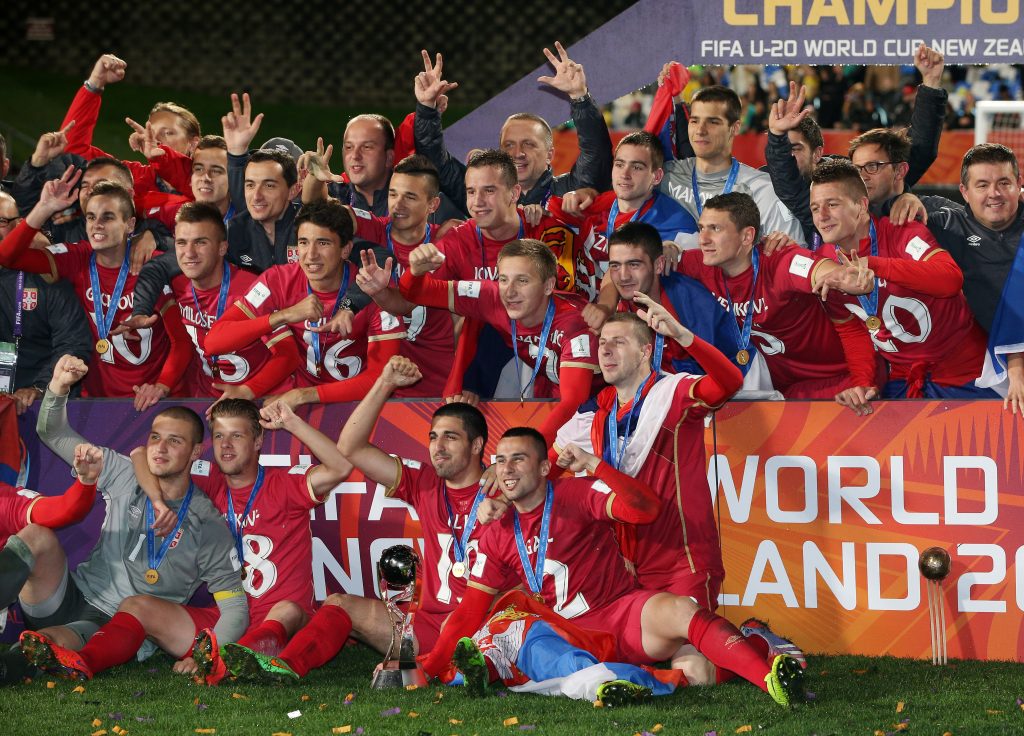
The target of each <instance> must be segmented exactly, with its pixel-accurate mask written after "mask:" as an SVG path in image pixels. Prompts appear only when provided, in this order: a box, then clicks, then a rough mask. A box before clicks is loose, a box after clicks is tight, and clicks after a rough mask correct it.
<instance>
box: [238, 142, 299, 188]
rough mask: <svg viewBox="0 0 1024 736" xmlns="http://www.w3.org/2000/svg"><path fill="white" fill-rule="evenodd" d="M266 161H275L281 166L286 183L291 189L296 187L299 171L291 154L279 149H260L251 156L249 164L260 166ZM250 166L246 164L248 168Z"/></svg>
mask: <svg viewBox="0 0 1024 736" xmlns="http://www.w3.org/2000/svg"><path fill="white" fill-rule="evenodd" d="M264 161H273V162H274V163H275V164H279V165H280V166H281V174H282V176H284V183H285V185H287V186H288V187H289V188H290V187H293V186H295V182H297V181H298V180H299V170H298V168H296V166H295V159H294V158H292V155H291V154H290V153H285V152H284V151H281V150H279V149H277V148H271V149H266V148H260V149H259V150H257V151H253V152H252V153H250V154H249V164H259V163H263V162H264ZM249 164H246V166H247V167H248V165H249Z"/></svg>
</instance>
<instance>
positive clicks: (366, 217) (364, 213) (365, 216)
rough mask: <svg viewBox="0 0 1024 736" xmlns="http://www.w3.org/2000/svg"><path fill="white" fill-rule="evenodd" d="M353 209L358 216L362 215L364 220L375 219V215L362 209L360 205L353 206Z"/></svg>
mask: <svg viewBox="0 0 1024 736" xmlns="http://www.w3.org/2000/svg"><path fill="white" fill-rule="evenodd" d="M352 211H353V212H355V213H356V217H361V218H363V219H364V220H372V219H373V215H371V214H370V213H369V212H367V211H366V210H361V209H359V208H358V207H353V208H352Z"/></svg>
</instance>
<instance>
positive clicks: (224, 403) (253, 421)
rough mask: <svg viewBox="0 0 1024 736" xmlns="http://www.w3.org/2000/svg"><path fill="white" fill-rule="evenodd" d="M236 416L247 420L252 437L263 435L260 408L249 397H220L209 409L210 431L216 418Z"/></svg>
mask: <svg viewBox="0 0 1024 736" xmlns="http://www.w3.org/2000/svg"><path fill="white" fill-rule="evenodd" d="M228 417H238V418H240V419H245V420H246V421H248V422H249V428H250V429H251V430H252V436H253V437H262V436H263V425H261V424H260V408H259V407H258V406H256V402H254V401H249V399H221V400H220V401H218V402H217V403H216V404H214V405H213V408H212V409H210V431H211V432H212V431H213V424H214V422H216V421H217V420H218V419H226V418H228Z"/></svg>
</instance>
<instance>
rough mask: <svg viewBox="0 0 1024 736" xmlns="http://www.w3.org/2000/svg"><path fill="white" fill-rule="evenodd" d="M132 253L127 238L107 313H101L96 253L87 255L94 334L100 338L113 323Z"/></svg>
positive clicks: (103, 337)
mask: <svg viewBox="0 0 1024 736" xmlns="http://www.w3.org/2000/svg"><path fill="white" fill-rule="evenodd" d="M131 255H132V241H131V240H130V239H129V241H128V245H127V247H126V248H125V250H124V261H122V262H121V270H120V271H118V272H117V282H116V283H115V284H114V290H113V291H112V292H111V294H110V306H109V307H108V308H107V313H106V314H104V313H103V292H102V290H101V289H100V274H99V271H98V270H97V269H96V253H95V252H93V254H92V255H90V256H89V280H90V281H91V282H92V308H93V313H94V314H95V315H96V334H98V335H99V338H100V339H101V340H105V339H106V338H107V335H109V334H110V328H111V327H112V326H113V324H114V315H115V314H117V305H118V303H119V302H120V301H121V294H122V293H123V292H124V284H125V282H126V281H127V280H128V261H129V259H130V258H131Z"/></svg>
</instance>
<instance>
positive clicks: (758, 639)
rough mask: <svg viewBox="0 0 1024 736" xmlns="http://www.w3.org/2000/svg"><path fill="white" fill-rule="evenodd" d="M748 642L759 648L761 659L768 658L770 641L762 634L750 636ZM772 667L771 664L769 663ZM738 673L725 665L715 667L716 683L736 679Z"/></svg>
mask: <svg viewBox="0 0 1024 736" xmlns="http://www.w3.org/2000/svg"><path fill="white" fill-rule="evenodd" d="M747 643H749V644H750V646H752V647H754V649H756V650H757V653H758V654H760V655H761V659H763V660H765V661H767V660H768V642H767V641H766V640H765V638H764V637H762V636H748V637H747ZM768 666H769V667H771V664H770V663H769V665H768ZM737 677H739V675H737V674H736V673H735V672H733V671H732V670H727V669H725V668H724V667H716V668H715V684H718V685H721V684H722V683H723V682H729V680H735V679H736V678H737Z"/></svg>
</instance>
